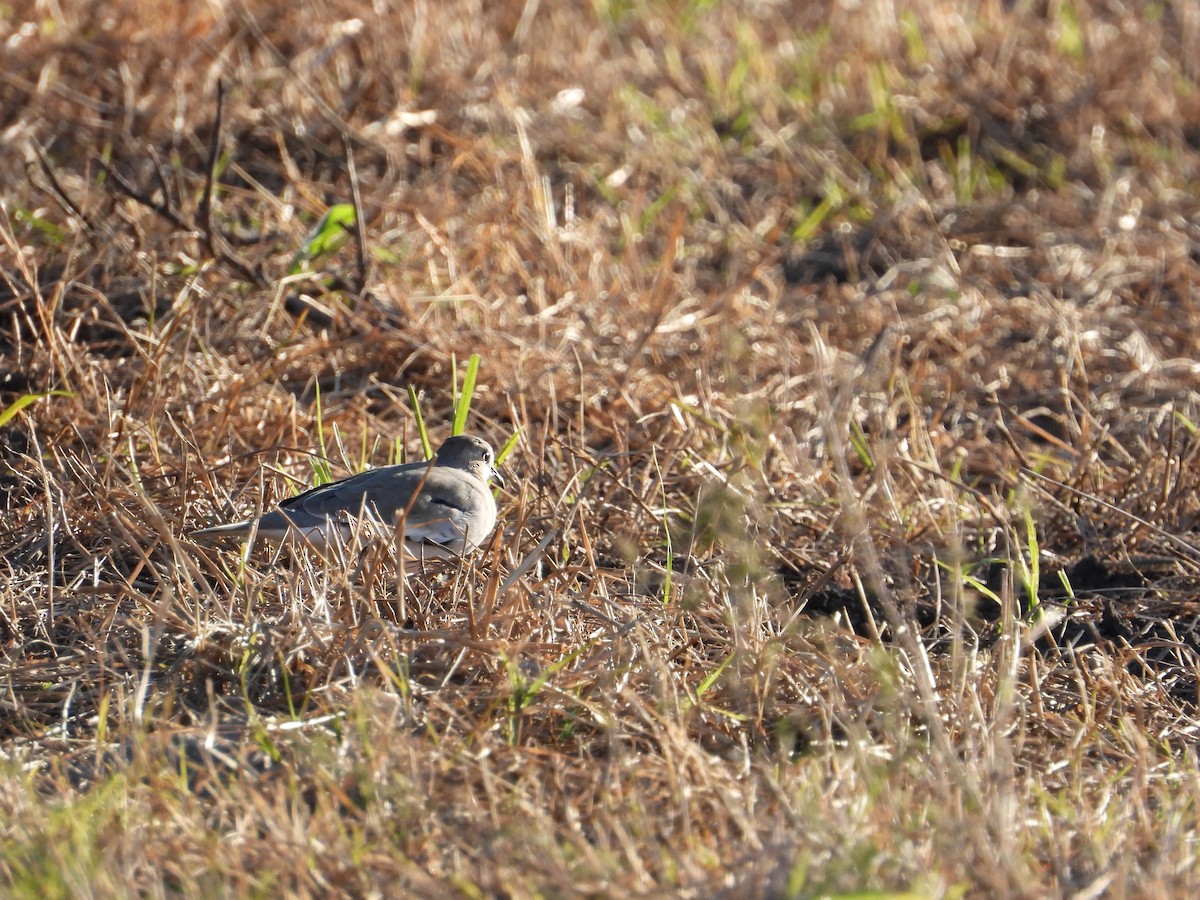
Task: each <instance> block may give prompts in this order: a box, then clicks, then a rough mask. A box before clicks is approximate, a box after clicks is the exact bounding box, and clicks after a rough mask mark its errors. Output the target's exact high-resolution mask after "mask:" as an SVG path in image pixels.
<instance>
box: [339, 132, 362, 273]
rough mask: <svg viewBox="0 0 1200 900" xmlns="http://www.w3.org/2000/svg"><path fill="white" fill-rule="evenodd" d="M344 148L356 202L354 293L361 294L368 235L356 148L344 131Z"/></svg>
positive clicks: (351, 188)
mask: <svg viewBox="0 0 1200 900" xmlns="http://www.w3.org/2000/svg"><path fill="white" fill-rule="evenodd" d="M341 134H342V148H343V149H344V151H345V155H346V174H347V176H348V177H349V178H350V197H351V199H352V200H353V202H354V251H355V269H354V293H356V294H359V295H361V294H362V292H363V291H364V290H365V289H366V286H367V235H366V225H365V224H364V223H363V205H362V191H360V190H359V186H358V169H356V168H355V166H354V150H353V148H352V147H351V146H350V138H349V136H348V135H347V134H346V132H344V131H343V132H342V133H341Z"/></svg>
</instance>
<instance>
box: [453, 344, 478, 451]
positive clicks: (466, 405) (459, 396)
mask: <svg viewBox="0 0 1200 900" xmlns="http://www.w3.org/2000/svg"><path fill="white" fill-rule="evenodd" d="M451 364H452V365H453V364H454V358H453V357H451ZM478 374H479V354H478V353H472V354H471V358H470V359H469V360H467V374H466V375H465V376H463V386H462V391H461V393H460V392H459V390H458V376H457V372H455V373H454V424H453V425H452V426H451V428H450V433H451V434H462V433H463V431H464V430H465V429H466V427H467V414H468V413H469V412H470V411H471V396H472V395H473V394H474V393H475V377H476V375H478Z"/></svg>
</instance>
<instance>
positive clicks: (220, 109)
mask: <svg viewBox="0 0 1200 900" xmlns="http://www.w3.org/2000/svg"><path fill="white" fill-rule="evenodd" d="M224 118H225V79H224V78H218V79H217V114H216V117H215V118H214V120H213V130H212V139H211V140H210V141H209V143H208V165H206V166H205V167H204V168H205V172H204V195H203V196H202V197H201V198H200V223H201V226H202V227H203V234H204V243H205V245H206V246H207V247H208V255H209V256H212V257H216V256H217V248H216V247H215V246H214V244H215V241H214V239H213V222H212V196H213V185H214V184H215V183H216V180H217V157H218V156H219V155H220V152H221V124H222V121H223V119H224Z"/></svg>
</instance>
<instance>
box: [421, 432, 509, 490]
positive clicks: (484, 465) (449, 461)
mask: <svg viewBox="0 0 1200 900" xmlns="http://www.w3.org/2000/svg"><path fill="white" fill-rule="evenodd" d="M436 459H437V464H438V465H439V466H451V467H453V468H455V469H465V470H466V471H468V472H470V473H471V474H472V475H476V476H478V477H479V479H480V480H481V481H483V482H484V483H485V484H486V483H487V482H488V481H489V480H490V479H492V480H495V481H497V482H498V483H499V484H500V485H502V486H503V485H504V477H503V476H502V475H501V474H500V473H499V472H497V471H496V454H495V452H494V451H493V450H492V447H491V445H490V444H488V442H487V441H485V440H483V439H482V438H477V437H474V436H473V435H466V434H459V435H455V436H454V437H452V438H448V439H447V440H446V442H445V443H443V444H442V446H441V447H440V448H438V452H437V457H436Z"/></svg>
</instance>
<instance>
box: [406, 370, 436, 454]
mask: <svg viewBox="0 0 1200 900" xmlns="http://www.w3.org/2000/svg"><path fill="white" fill-rule="evenodd" d="M408 405H409V406H411V407H412V411H413V418H415V419H416V420H417V434H418V435H420V437H421V449H422V450H424V451H425V458H426V459H433V448H432V447H430V446H429V434H428V432H426V431H425V417H424V416H423V415H421V400H420V398H419V397H418V396H417V391H416V389H415V388H414V387H413V386H412V385H411V384H410V385H409V386H408Z"/></svg>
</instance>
